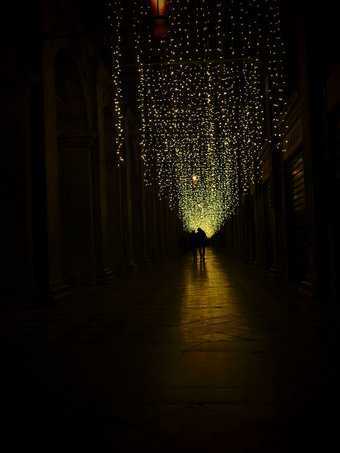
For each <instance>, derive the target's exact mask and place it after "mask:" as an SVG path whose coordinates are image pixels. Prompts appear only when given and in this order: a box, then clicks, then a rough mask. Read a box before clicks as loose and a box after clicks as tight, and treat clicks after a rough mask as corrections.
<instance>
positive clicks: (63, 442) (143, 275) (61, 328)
mask: <svg viewBox="0 0 340 453" xmlns="http://www.w3.org/2000/svg"><path fill="white" fill-rule="evenodd" d="M308 304H311V301H310V300H308V298H307V299H305V298H304V297H302V296H299V295H297V294H295V292H294V291H293V290H291V291H289V290H288V289H287V288H283V287H282V286H281V285H280V283H279V281H278V280H276V279H275V277H273V276H271V275H270V274H268V273H267V274H264V273H262V274H259V272H258V271H256V270H255V268H252V267H251V266H244V265H240V264H235V263H231V262H229V261H228V260H227V259H226V258H225V257H224V256H223V255H222V254H219V253H217V252H215V251H213V250H210V249H209V250H208V251H207V256H206V260H205V262H201V261H200V260H198V261H196V262H194V261H193V260H192V257H191V256H186V257H184V258H183V259H181V260H180V261H179V262H169V263H167V264H166V265H163V266H162V267H159V268H157V269H154V270H145V271H142V272H140V273H137V274H136V275H134V276H132V277H130V278H129V279H127V280H124V281H122V282H121V283H120V284H117V283H116V284H114V285H111V286H107V287H102V288H99V289H98V288H87V289H84V290H81V291H79V292H78V293H76V294H74V295H73V296H72V297H70V298H66V299H65V300H63V301H59V302H58V303H56V305H55V306H54V307H52V308H51V309H50V314H49V318H50V319H49V350H48V355H49V367H48V376H47V380H46V375H45V380H46V382H48V390H49V399H48V409H49V413H50V414H51V412H52V414H53V415H49V416H48V419H47V425H48V432H49V435H48V441H47V442H48V447H47V449H46V451H74V452H82V451H93V452H96V453H97V452H98V453H99V452H107V451H112V452H113V451H119V452H130V451H131V452H137V451H144V450H145V451H159V452H161V451H169V452H170V451H171V452H176V451H181V452H182V451H207V452H220V451H226V452H227V451H228V452H235V453H238V452H271V453H276V452H280V453H283V452H285V453H286V452H287V453H289V452H293V451H294V452H295V451H306V448H307V446H308V445H312V444H313V443H314V442H316V439H314V437H315V435H316V434H317V430H318V423H319V417H317V416H316V415H317V413H318V407H319V406H318V404H319V396H320V388H319V387H320V382H319V381H320V361H319V359H320V348H319V345H320V342H319V338H318V321H317V317H313V316H312V315H311V314H312V313H313V310H310V307H309V305H308ZM37 363H38V368H39V366H40V365H41V361H40V360H39V361H37ZM39 364H40V365H39ZM37 379H39V378H37Z"/></svg>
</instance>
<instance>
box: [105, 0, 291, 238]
mask: <svg viewBox="0 0 340 453" xmlns="http://www.w3.org/2000/svg"><path fill="white" fill-rule="evenodd" d="M116 2H118V0H116ZM132 15H133V27H134V43H135V51H136V63H137V74H138V87H137V105H138V109H139V113H140V149H141V158H142V160H143V163H144V165H143V168H144V177H145V180H146V181H147V182H148V183H149V184H150V183H156V184H157V186H158V189H159V195H160V197H166V198H167V199H168V200H169V204H170V206H171V207H172V208H174V209H176V210H177V211H178V214H179V216H180V218H181V219H182V222H183V225H184V228H185V229H188V230H189V229H190V230H192V229H196V228H197V227H201V228H203V229H204V230H205V231H206V232H207V234H208V235H213V234H214V233H215V232H216V231H218V229H219V228H220V227H221V226H222V225H223V223H224V221H225V220H226V219H227V218H228V217H229V216H231V215H232V214H233V213H234V212H235V209H236V208H237V206H238V204H239V200H240V197H241V196H242V193H245V192H247V191H248V190H249V187H250V186H251V185H252V184H254V183H255V181H256V177H257V175H258V169H259V163H260V158H261V154H262V151H263V147H264V143H265V136H264V122H265V96H264V94H265V93H264V83H263V81H264V80H265V79H266V80H268V82H269V96H268V99H269V101H270V104H271V114H272V118H271V123H272V125H273V126H272V127H273V138H274V144H275V147H276V148H277V149H283V141H282V137H283V133H282V130H283V127H284V115H285V109H286V100H285V95H284V93H285V76H284V71H283V43H282V40H281V37H280V20H279V12H278V0H237V1H236V0H229V2H227V3H226V2H223V1H222V0H172V1H165V0H164V1H161V0H150V1H149V2H147V1H145V2H141V1H139V0H134V1H133V9H132ZM148 18H154V19H156V20H157V19H159V20H161V22H162V23H163V25H164V26H165V25H166V33H165V32H164V30H163V32H164V33H163V32H162V33H156V31H155V30H156V28H157V23H156V28H155V23H154V22H153V21H150V20H148ZM155 37H156V38H159V39H155ZM117 57H118V54H117V55H116V54H115V62H117V61H118V60H117ZM115 74H117V69H116V72H115ZM114 85H115V86H118V80H116V79H115V78H114Z"/></svg>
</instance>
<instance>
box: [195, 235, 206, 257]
mask: <svg viewBox="0 0 340 453" xmlns="http://www.w3.org/2000/svg"><path fill="white" fill-rule="evenodd" d="M196 237H197V245H198V250H199V252H200V257H201V259H204V258H205V246H206V245H207V240H208V238H207V235H206V234H205V231H203V230H202V229H201V228H197V234H196Z"/></svg>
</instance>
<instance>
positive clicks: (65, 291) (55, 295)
mask: <svg viewBox="0 0 340 453" xmlns="http://www.w3.org/2000/svg"><path fill="white" fill-rule="evenodd" d="M71 292H72V290H71V287H70V285H67V284H66V283H64V282H62V281H56V282H53V283H51V284H50V286H49V290H48V296H49V298H50V299H52V300H58V299H62V298H64V297H66V296H69V295H70V294H71Z"/></svg>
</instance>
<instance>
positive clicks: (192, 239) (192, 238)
mask: <svg viewBox="0 0 340 453" xmlns="http://www.w3.org/2000/svg"><path fill="white" fill-rule="evenodd" d="M189 245H190V250H191V253H192V257H193V259H194V260H196V259H197V245H198V244H197V234H196V233H195V231H194V230H193V231H191V232H190V233H189Z"/></svg>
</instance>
